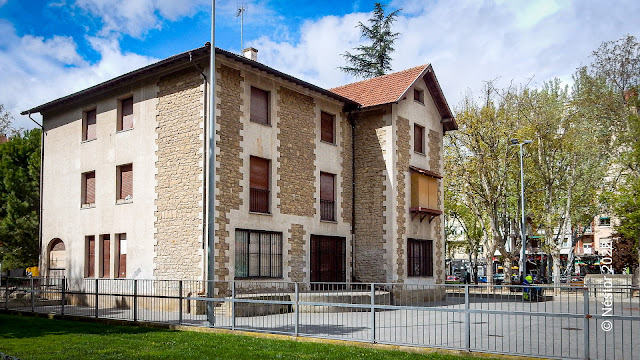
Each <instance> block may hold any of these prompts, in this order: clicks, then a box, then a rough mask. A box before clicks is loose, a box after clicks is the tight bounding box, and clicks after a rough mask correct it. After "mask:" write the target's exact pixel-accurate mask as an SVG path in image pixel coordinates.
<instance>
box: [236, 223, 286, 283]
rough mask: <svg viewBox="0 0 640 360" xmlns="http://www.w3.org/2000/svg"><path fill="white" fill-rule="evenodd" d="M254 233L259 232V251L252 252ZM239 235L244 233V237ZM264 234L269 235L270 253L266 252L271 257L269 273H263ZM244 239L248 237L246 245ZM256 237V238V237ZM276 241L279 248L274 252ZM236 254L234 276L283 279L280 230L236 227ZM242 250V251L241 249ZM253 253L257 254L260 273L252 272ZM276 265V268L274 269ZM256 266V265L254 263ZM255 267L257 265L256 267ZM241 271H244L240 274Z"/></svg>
mask: <svg viewBox="0 0 640 360" xmlns="http://www.w3.org/2000/svg"><path fill="white" fill-rule="evenodd" d="M252 234H257V240H258V245H257V246H258V253H257V254H255V253H254V254H252V253H251V245H252V241H251V240H252V236H251V235H252ZM239 235H241V236H242V235H244V236H242V238H241V237H240V236H239ZM262 236H269V238H268V242H269V244H268V246H267V248H268V249H269V253H268V254H266V255H267V256H268V259H269V267H268V270H269V272H268V274H263V273H262V271H263V266H262V261H263V257H264V256H265V254H263V252H262V240H263V237H262ZM243 239H246V246H244V245H243V244H242V243H241V242H242V241H243ZM254 239H256V238H255V237H254ZM274 241H275V242H276V244H275V249H276V250H277V251H276V252H275V253H272V250H273V249H274ZM234 249H235V254H234V259H235V260H234V278H235V279H282V278H283V274H284V269H283V236H282V232H279V231H267V230H254V229H240V228H238V229H236V230H235V247H234ZM240 250H242V252H241V251H240ZM252 255H257V261H258V265H257V269H258V275H255V273H253V274H252V261H256V260H255V259H254V260H252ZM242 265H244V267H245V269H244V271H241V269H240V266H242ZM274 265H275V269H274ZM254 266H255V265H254ZM254 269H255V267H254ZM239 273H242V274H241V275H239Z"/></svg>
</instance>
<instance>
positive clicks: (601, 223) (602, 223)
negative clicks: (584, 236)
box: [598, 217, 611, 226]
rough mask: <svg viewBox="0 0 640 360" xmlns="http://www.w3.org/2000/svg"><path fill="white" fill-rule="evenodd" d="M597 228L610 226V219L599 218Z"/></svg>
mask: <svg viewBox="0 0 640 360" xmlns="http://www.w3.org/2000/svg"><path fill="white" fill-rule="evenodd" d="M598 226H611V218H610V217H601V218H600V219H598Z"/></svg>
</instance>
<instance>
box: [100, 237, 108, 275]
mask: <svg viewBox="0 0 640 360" xmlns="http://www.w3.org/2000/svg"><path fill="white" fill-rule="evenodd" d="M100 243H101V249H100V253H101V255H102V261H101V266H100V277H101V278H108V277H109V276H111V267H110V266H111V236H109V234H104V235H100Z"/></svg>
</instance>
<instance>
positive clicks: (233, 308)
mask: <svg viewBox="0 0 640 360" xmlns="http://www.w3.org/2000/svg"><path fill="white" fill-rule="evenodd" d="M235 329H236V281H235V280H232V281H231V330H235Z"/></svg>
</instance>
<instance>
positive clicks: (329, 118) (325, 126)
mask: <svg viewBox="0 0 640 360" xmlns="http://www.w3.org/2000/svg"><path fill="white" fill-rule="evenodd" d="M334 126H335V116H333V115H331V114H328V113H326V112H324V111H323V112H321V113H320V140H322V141H326V142H328V143H331V144H334V143H335V139H334V134H335V130H334Z"/></svg>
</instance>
